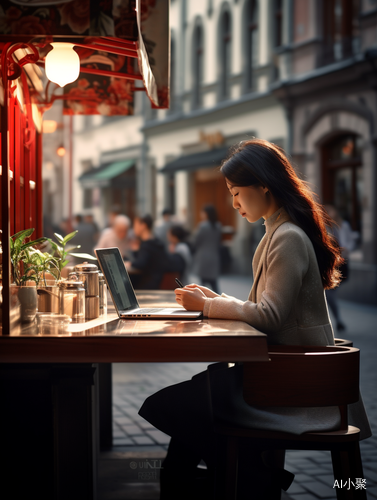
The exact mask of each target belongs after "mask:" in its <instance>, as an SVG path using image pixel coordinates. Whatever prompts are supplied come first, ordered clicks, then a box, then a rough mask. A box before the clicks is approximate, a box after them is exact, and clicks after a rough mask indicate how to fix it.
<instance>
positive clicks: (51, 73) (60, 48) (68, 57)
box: [45, 42, 80, 87]
mask: <svg viewBox="0 0 377 500" xmlns="http://www.w3.org/2000/svg"><path fill="white" fill-rule="evenodd" d="M51 45H52V47H53V49H52V50H51V51H50V52H49V53H48V54H47V56H46V61H45V69H46V76H47V78H48V79H49V80H50V81H51V82H54V83H57V84H58V85H59V86H60V87H64V85H67V83H72V82H74V81H75V80H77V78H78V77H79V74H80V58H79V56H78V54H77V53H76V52H75V51H74V50H73V47H74V45H73V44H72V43H65V42H64V43H62V42H54V43H52V44H51Z"/></svg>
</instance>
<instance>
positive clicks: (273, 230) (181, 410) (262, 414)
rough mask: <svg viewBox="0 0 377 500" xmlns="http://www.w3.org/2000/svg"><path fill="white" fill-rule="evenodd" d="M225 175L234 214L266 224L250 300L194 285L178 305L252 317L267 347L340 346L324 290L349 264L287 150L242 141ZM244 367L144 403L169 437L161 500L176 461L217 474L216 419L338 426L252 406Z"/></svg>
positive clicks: (285, 427)
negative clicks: (247, 398)
mask: <svg viewBox="0 0 377 500" xmlns="http://www.w3.org/2000/svg"><path fill="white" fill-rule="evenodd" d="M221 172H222V174H223V175H224V177H225V181H226V184H227V186H228V189H229V191H230V195H231V196H232V198H233V207H234V209H236V210H237V211H238V212H239V213H240V215H241V216H242V217H245V218H246V219H247V220H248V221H249V222H251V223H252V222H255V221H257V220H258V219H260V218H261V217H263V218H264V220H265V227H266V234H265V235H264V236H263V238H262V240H261V242H260V244H259V246H258V248H257V250H256V252H255V255H254V259H253V274H254V283H253V286H252V289H251V292H250V295H249V298H248V300H247V301H245V302H243V301H241V300H238V299H236V298H234V297H229V296H227V295H225V294H222V295H221V296H219V295H218V294H217V293H215V292H214V291H212V290H210V289H208V288H205V287H203V286H199V285H196V284H192V285H188V286H186V287H184V288H181V289H177V290H176V291H175V293H176V300H177V302H178V303H179V304H180V305H182V306H183V307H185V308H186V309H188V310H202V311H203V313H204V315H205V316H207V317H209V318H224V319H233V320H241V321H245V322H247V323H249V324H250V325H252V326H254V327H256V328H257V329H258V330H260V331H262V332H264V333H266V334H267V341H268V343H269V344H288V345H294V344H295V345H329V344H330V345H332V344H334V336H333V330H332V326H331V323H330V319H329V316H328V311H327V306H326V299H325V294H324V290H325V289H330V288H333V287H335V286H337V285H338V283H339V281H340V275H339V271H338V269H337V267H338V266H339V265H340V264H341V262H342V258H341V256H340V252H339V247H338V245H337V244H336V242H335V240H334V238H333V236H332V235H330V234H328V233H327V231H326V223H328V222H329V220H328V216H327V214H326V212H325V211H324V210H323V208H322V206H321V205H319V204H318V203H317V202H316V201H314V200H313V197H312V194H311V192H310V191H309V189H308V188H307V187H306V185H305V183H304V182H303V181H302V180H300V179H299V177H298V176H297V174H296V173H295V171H294V169H293V167H292V166H291V165H290V163H289V161H288V159H287V158H286V156H285V154H284V152H283V151H282V150H281V149H280V148H278V147H277V146H275V145H274V144H270V143H269V142H267V141H264V140H260V139H253V140H249V141H245V142H242V143H241V144H239V145H238V146H237V147H235V148H234V150H233V151H232V153H231V155H230V157H229V158H228V159H227V160H226V161H225V162H224V163H223V165H222V167H221ZM229 361H231V360H229ZM216 368H217V369H216ZM240 368H241V367H239V366H236V367H234V368H221V366H220V367H218V365H210V370H207V372H205V373H204V374H199V375H196V376H195V377H193V379H192V380H191V381H188V382H183V383H182V384H177V385H176V386H171V387H168V388H166V389H163V390H162V391H160V392H158V393H157V394H155V395H153V396H151V397H150V398H148V399H147V400H146V401H145V402H144V405H143V406H142V408H141V409H140V412H139V413H140V415H142V416H143V417H144V418H146V419H147V420H148V421H149V422H151V423H152V424H153V425H155V426H156V427H157V428H159V429H160V430H162V431H163V432H165V433H167V434H169V435H170V436H172V439H171V442H170V445H169V451H168V454H167V457H166V459H165V462H164V471H163V475H162V476H161V477H162V482H161V491H162V496H161V498H173V497H174V488H176V490H178V488H179V486H178V484H176V480H175V479H174V477H175V476H174V472H175V467H177V465H176V464H182V462H183V463H184V465H185V467H186V470H189V469H190V467H191V469H190V470H191V471H193V470H194V464H195V465H197V464H198V463H199V461H200V459H204V460H205V461H206V463H207V466H208V468H209V470H211V468H213V466H214V463H215V452H214V450H215V443H216V438H215V436H214V433H213V431H212V426H213V419H215V420H216V421H221V422H224V423H229V424H232V423H233V424H235V425H239V426H243V427H250V428H256V429H269V430H281V431H286V432H292V433H298V434H300V433H302V432H306V431H320V430H324V431H325V430H332V429H337V428H338V426H339V422H340V419H339V413H338V409H337V408H335V407H328V408H306V409H303V408H288V409H282V408H273V409H268V411H266V410H264V409H261V408H254V407H250V406H248V405H247V404H246V403H245V402H244V401H243V398H242V376H240ZM206 374H209V376H208V377H207V376H206ZM208 381H209V384H207V382H208ZM303 417H304V418H303ZM358 426H359V427H360V425H358ZM258 463H259V465H261V463H262V462H258ZM262 465H263V464H262ZM192 474H194V472H192ZM165 492H166V493H165ZM176 493H177V491H176ZM169 495H171V496H169Z"/></svg>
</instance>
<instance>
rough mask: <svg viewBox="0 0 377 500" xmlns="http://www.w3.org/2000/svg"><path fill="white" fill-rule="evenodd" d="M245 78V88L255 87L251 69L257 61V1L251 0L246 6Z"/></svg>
mask: <svg viewBox="0 0 377 500" xmlns="http://www.w3.org/2000/svg"><path fill="white" fill-rule="evenodd" d="M246 9H247V11H246V16H245V20H246V53H247V55H246V57H247V59H246V62H247V67H246V78H247V88H248V89H251V88H253V87H255V84H254V81H253V69H254V68H255V67H256V66H257V65H258V62H259V55H258V51H259V30H258V15H259V13H258V2H257V1H256V0H251V1H249V2H248V3H247V6H246Z"/></svg>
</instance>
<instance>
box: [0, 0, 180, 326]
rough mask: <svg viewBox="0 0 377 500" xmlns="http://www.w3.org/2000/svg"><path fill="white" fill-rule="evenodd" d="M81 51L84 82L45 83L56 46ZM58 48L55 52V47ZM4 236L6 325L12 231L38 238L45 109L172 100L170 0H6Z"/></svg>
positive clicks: (0, 49)
mask: <svg viewBox="0 0 377 500" xmlns="http://www.w3.org/2000/svg"><path fill="white" fill-rule="evenodd" d="M56 42H68V43H71V44H73V45H74V50H75V51H76V52H77V54H78V56H79V58H80V73H79V77H78V79H77V80H76V81H75V82H73V83H71V84H69V85H66V86H65V87H64V91H63V93H62V92H61V91H59V92H57V89H58V88H59V87H58V85H57V84H54V83H52V82H50V81H48V80H47V78H46V76H45V73H44V66H45V59H46V56H47V54H48V53H49V52H50V51H51V50H52V45H51V43H56ZM54 50H55V49H54ZM0 55H1V73H0V75H1V81H0V106H1V127H0V134H1V166H0V193H1V203H0V221H1V226H0V228H1V230H2V233H0V238H1V244H2V254H1V252H0V257H2V262H0V265H2V270H3V273H2V279H3V282H2V284H3V293H2V307H1V309H2V326H3V329H4V331H9V325H10V314H9V311H10V298H9V290H10V277H9V272H8V270H9V269H10V256H9V237H10V235H11V234H13V232H14V233H15V232H17V231H19V230H21V229H28V228H31V227H33V228H35V233H34V234H33V238H35V237H40V236H41V235H42V173H41V170H42V140H41V137H42V136H41V128H42V117H43V112H44V111H45V110H47V109H49V108H50V107H51V105H52V104H53V103H54V102H55V101H56V100H57V99H59V100H63V108H64V114H67V115H75V114H102V115H107V116H112V115H131V114H133V96H134V92H135V91H140V90H144V91H146V93H147V95H148V97H149V99H150V101H151V104H152V107H154V108H168V107H169V76H170V75H169V66H170V60H169V58H170V31H169V0H103V1H101V2H100V1H98V2H93V1H91V0H80V1H77V0H70V1H69V0H2V1H1V4H0Z"/></svg>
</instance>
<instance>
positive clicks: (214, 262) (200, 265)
mask: <svg viewBox="0 0 377 500" xmlns="http://www.w3.org/2000/svg"><path fill="white" fill-rule="evenodd" d="M200 218H201V219H202V222H200V223H199V226H198V228H197V231H196V234H195V236H194V239H193V249H194V264H193V273H194V274H195V275H196V276H198V277H199V278H200V280H201V284H202V285H206V284H207V285H209V286H210V288H211V289H212V290H213V291H214V292H215V293H218V285H217V278H218V276H219V274H220V245H221V224H220V223H219V222H218V220H217V212H216V208H215V207H214V206H213V205H205V206H204V207H203V208H202V211H201V212H200Z"/></svg>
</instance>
